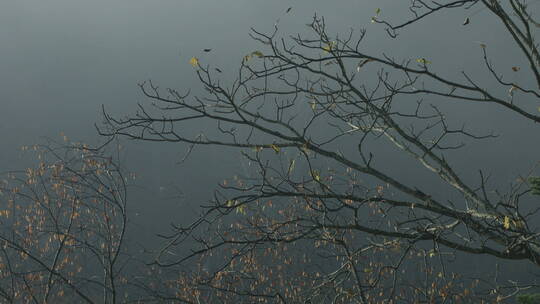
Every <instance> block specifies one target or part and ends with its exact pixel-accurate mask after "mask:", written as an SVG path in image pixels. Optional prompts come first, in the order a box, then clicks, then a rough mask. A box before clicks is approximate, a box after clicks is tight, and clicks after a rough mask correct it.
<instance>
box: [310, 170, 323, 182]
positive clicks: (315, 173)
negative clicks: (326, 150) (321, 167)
mask: <svg viewBox="0 0 540 304" xmlns="http://www.w3.org/2000/svg"><path fill="white" fill-rule="evenodd" d="M311 176H313V179H314V180H316V181H318V182H319V181H321V175H320V174H319V172H318V171H317V170H311Z"/></svg>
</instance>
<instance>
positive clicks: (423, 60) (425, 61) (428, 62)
mask: <svg viewBox="0 0 540 304" xmlns="http://www.w3.org/2000/svg"><path fill="white" fill-rule="evenodd" d="M416 62H418V63H422V64H430V63H431V61H429V60H427V59H426V58H418V59H416Z"/></svg>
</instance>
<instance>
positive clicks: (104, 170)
mask: <svg viewBox="0 0 540 304" xmlns="http://www.w3.org/2000/svg"><path fill="white" fill-rule="evenodd" d="M24 150H35V153H36V154H37V156H38V159H39V163H38V164H37V166H36V167H34V168H29V169H27V170H26V171H22V172H10V173H8V174H7V176H6V178H5V179H4V180H2V182H1V184H0V193H1V194H2V196H0V206H1V207H0V225H1V229H0V244H1V248H0V297H1V298H2V302H3V303H60V302H62V303H64V302H71V303H117V302H123V299H124V293H123V292H125V291H126V290H127V289H126V286H127V276H126V275H125V273H124V272H125V271H124V267H125V264H126V262H128V261H129V259H128V256H127V254H126V252H125V251H124V247H125V245H124V242H125V240H124V239H125V233H126V225H127V212H126V180H125V177H124V176H123V175H122V173H121V172H122V171H121V170H120V167H119V166H118V164H117V163H116V161H115V159H114V158H113V157H110V156H107V155H106V153H105V152H104V151H101V150H92V149H90V148H89V147H88V146H86V145H81V144H72V143H69V142H65V143H63V144H54V143H51V144H47V145H41V146H40V145H36V146H33V147H26V148H24Z"/></svg>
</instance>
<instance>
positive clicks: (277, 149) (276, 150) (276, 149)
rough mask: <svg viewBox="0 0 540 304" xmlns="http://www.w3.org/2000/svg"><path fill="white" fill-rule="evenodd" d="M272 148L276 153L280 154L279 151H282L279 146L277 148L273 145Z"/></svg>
mask: <svg viewBox="0 0 540 304" xmlns="http://www.w3.org/2000/svg"><path fill="white" fill-rule="evenodd" d="M270 147H271V148H272V149H274V151H275V152H276V153H279V150H280V149H279V147H278V146H276V145H275V144H271V145H270Z"/></svg>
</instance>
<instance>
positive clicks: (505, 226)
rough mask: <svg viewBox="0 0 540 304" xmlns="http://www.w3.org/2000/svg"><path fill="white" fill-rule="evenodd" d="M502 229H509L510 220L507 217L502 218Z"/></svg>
mask: <svg viewBox="0 0 540 304" xmlns="http://www.w3.org/2000/svg"><path fill="white" fill-rule="evenodd" d="M503 226H504V229H507V230H508V229H510V218H509V217H508V216H505V217H504V223H503Z"/></svg>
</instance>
